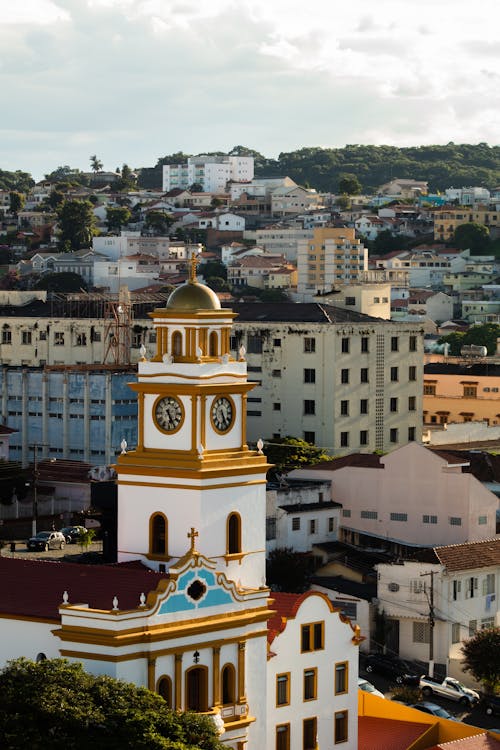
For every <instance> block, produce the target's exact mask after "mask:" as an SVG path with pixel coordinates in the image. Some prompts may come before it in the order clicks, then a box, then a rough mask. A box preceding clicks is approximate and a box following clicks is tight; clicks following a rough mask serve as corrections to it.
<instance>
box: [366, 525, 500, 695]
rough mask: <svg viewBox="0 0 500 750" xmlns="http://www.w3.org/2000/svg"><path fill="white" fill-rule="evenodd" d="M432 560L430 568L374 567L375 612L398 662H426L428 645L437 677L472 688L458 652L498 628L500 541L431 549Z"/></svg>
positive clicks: (419, 564)
mask: <svg viewBox="0 0 500 750" xmlns="http://www.w3.org/2000/svg"><path fill="white" fill-rule="evenodd" d="M434 556H435V559H434V562H433V563H429V562H409V561H405V562H400V563H398V564H384V563H382V564H378V565H377V566H376V569H377V573H378V589H377V598H378V600H379V609H380V610H383V612H384V617H385V618H387V625H386V627H387V631H391V633H392V635H391V639H390V640H391V643H399V649H398V651H399V655H400V656H401V657H403V658H406V659H417V660H420V661H424V662H426V661H428V660H429V653H430V643H431V639H432V647H433V648H432V652H433V656H434V661H435V662H436V667H437V668H438V671H439V672H440V673H441V674H444V675H446V674H448V675H450V676H452V677H456V678H458V679H461V680H463V681H465V682H466V683H469V684H471V682H473V680H472V678H471V676H470V675H468V674H464V672H463V669H462V661H463V654H462V652H461V647H462V645H463V642H464V641H465V640H467V639H468V638H470V637H471V636H472V635H474V633H475V632H476V631H478V630H481V629H484V628H490V627H494V626H498V625H499V624H500V610H499V606H498V598H499V595H500V539H485V540H482V541H477V542H471V543H467V544H452V545H447V546H441V547H435V548H434ZM430 601H431V602H432V603H433V608H434V611H433V615H434V616H433V624H432V627H431V625H430V612H429V606H430V605H429V602H430Z"/></svg>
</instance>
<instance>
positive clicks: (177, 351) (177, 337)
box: [172, 331, 182, 357]
mask: <svg viewBox="0 0 500 750" xmlns="http://www.w3.org/2000/svg"><path fill="white" fill-rule="evenodd" d="M172 354H173V355H174V357H181V356H182V333H181V332H180V331H174V333H173V334H172Z"/></svg>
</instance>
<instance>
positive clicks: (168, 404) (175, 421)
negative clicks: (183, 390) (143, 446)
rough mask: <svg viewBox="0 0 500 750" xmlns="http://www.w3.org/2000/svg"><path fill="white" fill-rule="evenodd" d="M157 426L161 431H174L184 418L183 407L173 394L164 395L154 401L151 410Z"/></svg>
mask: <svg viewBox="0 0 500 750" xmlns="http://www.w3.org/2000/svg"><path fill="white" fill-rule="evenodd" d="M153 414H154V419H155V422H156V424H157V426H158V427H159V428H160V430H163V432H175V431H176V430H178V429H179V428H180V426H181V424H182V422H183V420H184V409H183V406H182V404H181V402H180V401H178V400H177V399H176V398H174V397H173V396H165V397H164V398H161V399H160V400H159V401H157V402H156V404H155V406H154V410H153Z"/></svg>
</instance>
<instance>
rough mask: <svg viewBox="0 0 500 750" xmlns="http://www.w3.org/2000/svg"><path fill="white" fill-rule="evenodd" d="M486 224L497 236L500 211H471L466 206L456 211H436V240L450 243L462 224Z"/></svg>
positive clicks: (447, 209) (499, 224)
mask: <svg viewBox="0 0 500 750" xmlns="http://www.w3.org/2000/svg"><path fill="white" fill-rule="evenodd" d="M469 222H474V223H477V224H485V225H486V226H487V227H489V228H490V231H491V230H492V229H493V232H492V234H494V235H495V236H497V234H498V231H499V229H500V211H497V210H490V209H487V208H476V209H473V210H471V209H470V208H465V207H464V206H459V207H457V208H456V209H449V208H443V209H439V210H437V211H434V239H435V240H436V241H439V240H441V241H443V240H444V242H448V241H449V240H452V239H453V235H454V233H455V229H456V228H457V227H458V226H460V225H461V224H469Z"/></svg>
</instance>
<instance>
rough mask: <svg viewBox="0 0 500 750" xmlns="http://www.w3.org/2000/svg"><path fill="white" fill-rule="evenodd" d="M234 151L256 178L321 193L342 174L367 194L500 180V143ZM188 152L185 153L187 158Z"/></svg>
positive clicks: (144, 177) (153, 176)
mask: <svg viewBox="0 0 500 750" xmlns="http://www.w3.org/2000/svg"><path fill="white" fill-rule="evenodd" d="M229 153H232V154H235V153H240V154H242V155H245V154H249V155H252V156H254V157H255V174H256V176H266V175H277V174H279V175H287V176H288V177H291V178H292V179H293V180H295V181H296V182H298V183H299V184H301V185H308V186H309V187H311V188H316V190H319V191H322V192H336V191H337V190H338V183H339V179H340V177H341V176H342V175H343V174H345V173H348V174H354V175H356V177H357V178H358V179H359V181H360V182H361V185H362V186H363V191H364V192H374V191H375V190H376V189H377V187H378V186H379V185H381V184H383V183H384V182H388V181H389V180H391V179H392V178H393V177H399V178H413V179H415V180H427V182H428V183H429V189H430V192H435V191H439V190H444V189H446V188H447V187H457V188H458V187H463V186H467V185H480V186H483V187H487V188H493V187H496V186H497V185H499V184H500V146H488V144H486V143H478V144H476V145H473V144H466V143H465V144H455V143H448V144H447V145H445V146H411V147H407V148H396V147H395V146H363V145H358V144H354V145H348V146H345V147H344V148H316V147H311V148H309V147H308V148H301V149H299V150H298V151H290V152H286V153H281V154H280V155H279V156H278V158H277V159H268V158H267V157H265V156H263V155H262V154H259V153H258V152H257V151H254V150H253V149H249V148H245V147H243V146H237V147H235V148H234V149H232V150H231V151H230V152H229ZM179 156H180V154H172V155H171V156H165V157H162V158H161V159H158V163H157V164H156V166H155V167H153V168H149V169H144V170H143V171H142V173H141V180H140V182H141V184H142V185H143V186H144V187H161V166H162V164H168V163H173V162H178V160H179ZM187 156H188V154H182V159H181V160H184V159H186V158H187Z"/></svg>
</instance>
